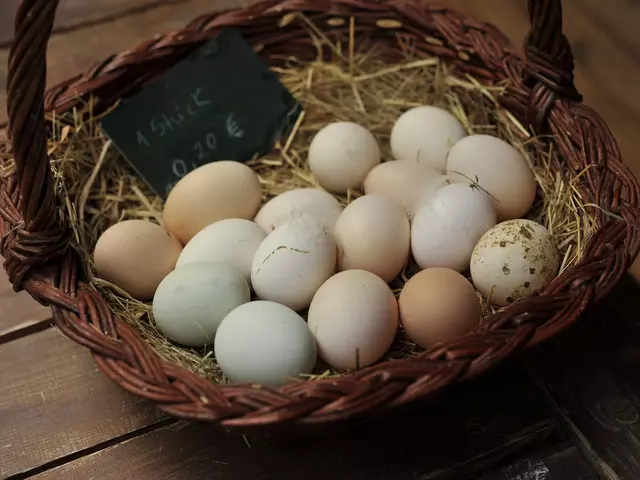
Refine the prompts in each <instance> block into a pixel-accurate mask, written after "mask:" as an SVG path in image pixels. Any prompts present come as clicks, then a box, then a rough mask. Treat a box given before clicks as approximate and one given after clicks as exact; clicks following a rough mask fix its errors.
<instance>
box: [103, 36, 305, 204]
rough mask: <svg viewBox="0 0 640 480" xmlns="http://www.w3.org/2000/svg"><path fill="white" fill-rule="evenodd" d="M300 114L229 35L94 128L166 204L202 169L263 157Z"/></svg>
mask: <svg viewBox="0 0 640 480" xmlns="http://www.w3.org/2000/svg"><path fill="white" fill-rule="evenodd" d="M301 111H302V108H301V106H300V104H299V103H298V102H297V101H296V100H295V98H294V97H293V96H292V95H291V93H290V92H289V91H288V90H287V89H286V88H285V87H284V86H283V85H282V84H281V83H280V81H279V79H278V77H277V75H276V74H275V73H274V72H272V71H271V70H270V69H269V67H268V66H267V65H266V64H265V63H264V62H263V61H262V60H261V59H260V57H258V55H257V54H256V53H255V52H254V51H253V49H252V48H251V46H250V45H249V44H248V43H246V42H245V41H244V39H243V38H242V37H241V35H240V34H239V33H238V32H237V31H236V30H232V29H229V30H223V31H222V32H220V34H219V35H218V36H217V37H216V38H215V39H213V40H211V41H209V42H207V43H206V44H204V45H203V46H202V47H201V48H199V49H198V50H197V51H196V52H194V53H193V54H191V55H189V56H188V57H187V58H185V59H184V60H182V61H181V62H179V63H178V64H176V65H174V66H173V67H172V68H171V69H170V70H168V71H167V72H166V73H165V74H164V75H162V76H161V77H158V78H157V79H155V80H153V81H152V82H150V83H149V84H147V85H145V86H144V87H143V88H142V89H141V90H140V91H139V92H137V93H136V94H135V95H133V96H131V97H130V98H128V99H125V100H123V101H122V102H121V103H120V104H119V105H118V106H117V107H116V108H115V109H114V110H113V111H112V112H110V113H109V114H108V115H106V116H105V117H104V118H103V119H102V121H101V126H102V129H103V130H104V132H105V133H106V135H107V136H108V137H109V138H110V139H111V140H112V141H113V143H114V144H115V145H116V146H117V147H118V148H119V149H120V151H121V152H122V154H123V155H124V156H125V158H127V160H128V161H129V162H130V163H131V165H132V166H133V167H134V168H135V169H136V171H137V172H138V173H139V175H141V176H142V177H143V178H144V179H145V180H146V182H147V183H148V184H149V185H150V186H151V188H153V189H154V190H155V191H156V192H157V193H158V194H159V195H161V196H163V197H165V198H166V196H167V194H168V193H169V191H170V190H171V188H172V187H173V186H174V185H175V184H176V182H177V181H178V180H180V178H182V177H183V176H185V175H186V174H187V173H189V172H190V171H191V170H193V169H195V168H197V167H199V166H201V165H204V164H206V163H210V162H214V161H217V160H236V161H240V162H246V161H249V160H251V159H252V158H253V157H254V156H261V155H264V154H266V153H268V152H269V151H270V150H271V149H272V148H273V146H274V145H275V143H276V142H277V141H278V140H279V139H281V138H282V137H283V136H284V135H286V134H288V133H289V132H290V131H291V128H292V127H293V125H294V124H295V122H296V120H297V118H298V116H299V115H300V113H301Z"/></svg>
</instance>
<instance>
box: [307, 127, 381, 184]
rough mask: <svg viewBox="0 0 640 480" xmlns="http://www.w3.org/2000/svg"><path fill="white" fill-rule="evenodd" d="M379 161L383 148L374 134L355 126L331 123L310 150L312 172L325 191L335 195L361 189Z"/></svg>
mask: <svg viewBox="0 0 640 480" xmlns="http://www.w3.org/2000/svg"><path fill="white" fill-rule="evenodd" d="M380 158H381V155H380V147H379V146H378V142H377V141H376V139H375V137H374V136H373V134H372V133H371V132H370V131H369V130H367V129H366V128H364V127H363V126H361V125H358V124H357V123H352V122H335V123H330V124H329V125H327V126H326V127H324V128H323V129H322V130H320V131H319V132H318V133H317V134H316V136H315V137H314V138H313V140H312V141H311V145H310V146H309V168H310V169H311V172H312V173H313V174H314V175H315V177H316V179H317V180H318V183H320V185H322V187H324V188H326V189H327V190H329V191H331V192H335V193H347V190H349V189H350V188H354V189H359V188H360V187H361V186H362V182H364V179H365V178H366V176H367V174H368V173H369V172H370V171H371V169H372V168H373V167H375V166H376V165H378V164H379V163H380Z"/></svg>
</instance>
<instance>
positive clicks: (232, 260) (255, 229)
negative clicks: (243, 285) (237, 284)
mask: <svg viewBox="0 0 640 480" xmlns="http://www.w3.org/2000/svg"><path fill="white" fill-rule="evenodd" d="M266 237H267V233H266V232H265V231H264V230H263V229H262V228H260V227H259V226H258V225H256V224H255V223H253V222H252V221H250V220H245V219H243V218H227V219H225V220H220V221H219V222H215V223H212V224H211V225H209V226H207V227H205V228H204V229H202V230H201V231H200V232H198V233H197V234H196V235H195V236H194V237H193V238H192V239H191V240H190V241H189V243H187V244H186V245H185V247H184V249H183V250H182V253H181V254H180V256H179V257H178V262H177V264H176V266H178V267H180V266H182V265H186V264H189V263H194V262H220V263H225V264H227V265H231V266H234V267H236V268H237V269H238V270H239V271H240V273H241V274H242V275H243V276H244V278H245V280H246V281H247V282H251V262H252V261H253V257H254V255H255V254H256V251H257V250H258V247H259V246H260V244H261V243H262V242H263V241H264V239H265V238H266Z"/></svg>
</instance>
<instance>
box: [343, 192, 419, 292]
mask: <svg viewBox="0 0 640 480" xmlns="http://www.w3.org/2000/svg"><path fill="white" fill-rule="evenodd" d="M334 236H335V239H336V243H337V245H338V270H340V271H342V270H366V271H368V272H371V273H374V274H376V275H378V276H379V277H380V278H382V279H383V280H384V281H385V282H390V281H391V280H393V279H394V278H395V277H397V276H398V274H399V273H400V272H401V271H402V269H403V268H404V266H405V264H406V263H407V259H408V258H409V248H410V239H411V233H410V226H409V219H408V218H407V214H406V213H405V211H404V209H403V208H402V207H401V206H400V205H399V204H397V203H395V202H394V201H393V200H389V199H388V198H386V197H383V196H380V195H365V196H363V197H360V198H358V199H357V200H355V201H353V202H352V203H351V204H350V205H349V206H347V208H345V209H344V212H342V215H340V217H339V218H338V221H337V223H336V228H335V233H334Z"/></svg>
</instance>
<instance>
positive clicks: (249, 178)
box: [163, 161, 262, 245]
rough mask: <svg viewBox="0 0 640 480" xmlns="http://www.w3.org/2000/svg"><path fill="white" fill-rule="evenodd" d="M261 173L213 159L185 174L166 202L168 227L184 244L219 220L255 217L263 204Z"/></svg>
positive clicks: (244, 166)
mask: <svg viewBox="0 0 640 480" xmlns="http://www.w3.org/2000/svg"><path fill="white" fill-rule="evenodd" d="M261 196H262V191H261V188H260V182H259V180H258V177H257V175H256V174H255V173H254V172H253V170H251V168H249V167H248V166H246V165H244V164H243V163H239V162H233V161H221V162H213V163H208V164H206V165H203V166H201V167H198V168H196V169H195V170H193V171H191V172H190V173H188V174H187V175H186V176H185V177H183V178H182V179H181V180H180V181H179V182H178V183H176V185H175V187H173V189H172V190H171V192H170V193H169V196H168V198H167V201H166V202H165V205H164V214H163V219H164V226H165V228H166V229H167V231H169V232H171V233H172V234H173V235H174V236H175V237H176V238H177V239H178V240H180V241H181V242H182V244H183V245H185V244H187V242H189V240H191V239H192V238H193V237H194V236H195V235H196V234H197V233H198V232H200V230H202V229H203V228H204V227H206V226H207V225H210V224H212V223H214V222H217V221H218V220H224V219H227V218H244V219H247V220H251V219H252V218H253V217H254V215H255V214H256V212H257V211H258V208H259V207H260V201H261Z"/></svg>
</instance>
